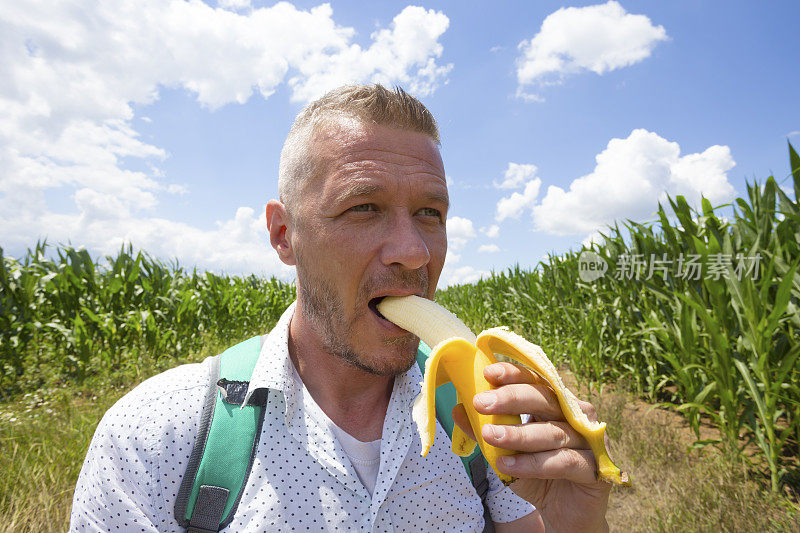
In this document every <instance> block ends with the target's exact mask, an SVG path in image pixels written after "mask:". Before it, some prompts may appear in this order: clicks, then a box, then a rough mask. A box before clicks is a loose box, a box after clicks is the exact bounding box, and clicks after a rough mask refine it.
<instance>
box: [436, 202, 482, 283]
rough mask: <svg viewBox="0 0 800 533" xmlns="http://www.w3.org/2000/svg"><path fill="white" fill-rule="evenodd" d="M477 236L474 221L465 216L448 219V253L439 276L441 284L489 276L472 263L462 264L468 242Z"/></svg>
mask: <svg viewBox="0 0 800 533" xmlns="http://www.w3.org/2000/svg"><path fill="white" fill-rule="evenodd" d="M476 236H477V233H476V232H475V227H474V225H473V224H472V221H471V220H470V219H468V218H464V217H452V218H448V219H447V242H448V247H447V255H446V256H445V259H444V268H443V269H442V274H441V276H440V277H439V286H440V287H448V286H450V285H458V284H461V283H472V282H474V281H478V280H479V279H480V278H481V277H485V276H488V275H489V274H490V273H489V272H488V271H486V270H479V269H477V268H475V267H473V266H470V265H463V264H461V257H462V254H461V253H460V252H462V251H463V250H464V247H465V246H466V244H467V242H468V241H470V240H471V239H474V238H475V237H476Z"/></svg>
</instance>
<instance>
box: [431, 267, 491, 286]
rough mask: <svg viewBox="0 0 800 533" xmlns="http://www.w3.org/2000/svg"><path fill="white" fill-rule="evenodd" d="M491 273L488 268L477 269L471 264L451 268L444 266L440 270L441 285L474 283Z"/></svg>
mask: <svg viewBox="0 0 800 533" xmlns="http://www.w3.org/2000/svg"><path fill="white" fill-rule="evenodd" d="M490 275H491V272H489V271H488V270H479V269H477V268H474V267H471V266H461V267H457V268H454V269H452V270H450V269H447V268H445V270H444V271H442V277H441V280H442V281H441V282H440V283H439V285H440V286H441V287H449V286H451V285H462V284H464V283H474V282H476V281H478V280H479V279H481V278H486V277H489V276H490Z"/></svg>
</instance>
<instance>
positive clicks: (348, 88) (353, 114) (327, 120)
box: [278, 84, 440, 217]
mask: <svg viewBox="0 0 800 533" xmlns="http://www.w3.org/2000/svg"><path fill="white" fill-rule="evenodd" d="M342 118H350V119H356V120H358V121H360V122H363V123H365V124H374V125H378V126H388V127H391V128H397V129H402V130H407V131H414V132H418V133H423V134H425V135H427V136H428V137H430V138H431V139H433V141H434V142H436V144H437V145H438V144H439V143H440V141H439V128H438V127H437V125H436V120H435V119H434V118H433V114H431V112H430V111H429V110H428V108H427V107H425V105H423V104H422V102H420V101H419V100H417V99H416V98H415V97H413V96H411V95H410V94H408V93H407V92H405V91H404V90H403V89H401V88H400V87H395V88H394V90H393V91H390V90H389V89H387V88H386V87H384V86H382V85H380V84H375V85H344V86H342V87H339V88H337V89H333V90H332V91H330V92H328V93H326V94H325V95H323V96H322V97H320V98H319V99H317V100H315V101H313V102H311V103H310V104H308V105H307V106H306V107H305V108H304V109H303V110H302V111H300V113H299V114H298V115H297V117H296V118H295V120H294V124H292V129H291V130H290V131H289V135H288V136H287V137H286V142H284V144H283V149H282V150H281V160H280V165H279V170H278V194H279V195H280V200H281V202H283V204H284V205H285V206H286V210H287V212H288V213H289V216H290V217H291V216H292V213H293V211H294V208H295V206H296V205H297V200H298V198H297V194H298V191H299V190H300V187H301V185H302V183H303V182H304V181H305V180H307V179H309V178H310V177H312V176H314V174H315V173H316V170H317V165H316V161H315V160H314V157H313V155H312V153H311V144H312V141H313V139H314V136H315V134H316V133H317V132H318V131H320V129H322V128H324V127H325V126H327V125H330V124H332V123H333V122H335V121H336V120H337V119H342Z"/></svg>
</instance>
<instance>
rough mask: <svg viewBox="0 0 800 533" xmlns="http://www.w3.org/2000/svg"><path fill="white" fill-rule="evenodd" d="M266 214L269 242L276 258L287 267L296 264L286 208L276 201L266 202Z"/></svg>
mask: <svg viewBox="0 0 800 533" xmlns="http://www.w3.org/2000/svg"><path fill="white" fill-rule="evenodd" d="M266 214H267V231H268V232H269V242H270V244H272V247H273V248H275V251H276V252H278V257H279V258H280V260H281V261H283V262H284V263H286V264H287V265H295V264H297V263H296V261H295V257H294V249H293V248H292V241H291V239H290V237H291V231H292V226H291V222H290V221H289V215H288V213H287V212H286V206H284V205H283V204H282V203H281V202H279V201H278V200H270V201H269V202H267V213H266Z"/></svg>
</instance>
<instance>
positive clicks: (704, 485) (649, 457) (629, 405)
mask: <svg viewBox="0 0 800 533" xmlns="http://www.w3.org/2000/svg"><path fill="white" fill-rule="evenodd" d="M575 390H576V391H579V390H581V389H580V388H577V387H576V388H575ZM580 396H581V397H586V398H588V399H589V400H590V401H592V403H594V404H595V406H596V407H597V409H598V412H599V415H600V419H601V420H603V421H605V422H606V423H607V424H608V427H609V436H610V437H611V439H612V442H613V448H612V450H611V452H612V455H613V457H614V460H615V462H616V463H617V464H618V465H620V466H621V467H622V468H623V469H625V470H626V471H627V472H628V473H629V474H630V475H631V479H632V480H633V487H631V488H627V489H626V488H618V487H615V488H614V491H613V493H612V496H611V500H610V506H609V511H608V515H607V518H608V522H609V525H610V528H611V531H625V532H628V531H630V532H637V531H643V532H644V531H648V532H649V531H675V532H679V531H680V532H684V531H685V532H689V531H715V532H716V531H725V532H739V531H741V532H748V533H749V532H753V531H759V532H761V531H765V532H766V531H786V532H789V531H799V530H800V508H798V507H797V505H796V503H793V502H792V500H791V498H787V497H785V496H781V495H777V494H774V493H772V492H771V491H769V490H767V489H768V487H769V478H768V477H765V478H762V479H756V478H753V477H751V474H750V473H749V470H748V469H747V468H743V467H742V465H741V462H739V461H738V460H737V459H736V458H735V457H730V456H726V455H725V454H724V453H722V452H721V451H720V450H719V449H717V448H713V447H704V448H698V447H692V445H691V444H692V442H693V441H694V439H695V437H694V432H693V430H692V429H691V428H690V427H689V424H688V422H687V421H686V420H685V419H684V418H683V417H682V416H681V415H678V414H676V413H674V412H671V411H667V410H664V409H659V408H655V407H653V406H652V405H650V404H647V403H645V402H642V401H641V400H637V399H636V397H635V396H634V395H633V394H631V393H627V392H624V391H622V390H621V389H619V388H618V389H617V390H612V389H610V388H604V389H602V392H600V391H598V389H597V388H595V389H594V390H593V391H592V392H588V390H587V389H586V388H584V389H583V390H582V391H581V393H580ZM716 432H717V430H715V429H713V428H711V427H710V426H707V427H706V428H705V429H704V434H706V435H707V436H711V435H713V434H714V433H716ZM795 501H796V500H795Z"/></svg>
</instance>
